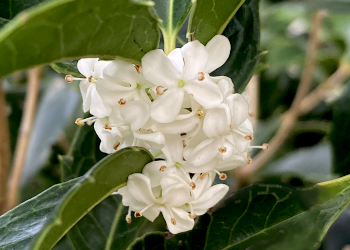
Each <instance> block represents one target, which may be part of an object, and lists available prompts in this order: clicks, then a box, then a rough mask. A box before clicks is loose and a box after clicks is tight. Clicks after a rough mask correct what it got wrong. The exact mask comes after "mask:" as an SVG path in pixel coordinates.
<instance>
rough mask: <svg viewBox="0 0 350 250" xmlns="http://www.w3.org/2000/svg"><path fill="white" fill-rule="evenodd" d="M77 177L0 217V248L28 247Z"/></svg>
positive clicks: (3, 249) (2, 249)
mask: <svg viewBox="0 0 350 250" xmlns="http://www.w3.org/2000/svg"><path fill="white" fill-rule="evenodd" d="M78 181H79V179H74V180H71V181H68V182H65V183H61V184H57V185H55V186H52V187H51V188H49V189H47V190H46V191H44V192H42V193H41V194H39V195H37V196H35V197H34V198H32V199H30V200H28V201H26V202H24V203H22V204H21V205H19V206H17V207H15V208H14V209H12V210H11V211H9V212H7V213H6V214H4V215H2V216H1V217H0V225H1V226H0V249H1V250H9V249H21V250H22V249H23V250H25V249H29V248H28V246H29V243H30V241H31V240H32V238H33V237H34V236H35V235H37V234H38V233H40V231H41V230H42V228H43V226H44V224H45V222H46V220H47V216H48V215H49V214H51V213H52V212H53V210H54V209H55V207H56V205H58V204H60V202H61V198H62V197H63V196H64V195H65V194H66V193H67V192H68V190H69V189H70V188H71V187H72V186H73V185H75V184H76V183H77V182H78Z"/></svg>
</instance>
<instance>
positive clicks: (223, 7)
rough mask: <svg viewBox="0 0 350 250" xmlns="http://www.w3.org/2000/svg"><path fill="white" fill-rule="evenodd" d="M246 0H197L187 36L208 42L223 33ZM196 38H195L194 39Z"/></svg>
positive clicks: (204, 42)
mask: <svg viewBox="0 0 350 250" xmlns="http://www.w3.org/2000/svg"><path fill="white" fill-rule="evenodd" d="M244 1H245V0H197V1H195V2H194V5H193V10H192V11H191V15H190V20H189V23H188V31H187V36H191V40H198V41H200V42H201V43H203V44H207V42H209V40H210V39H212V37H213V36H215V35H217V34H221V33H222V32H223V31H224V30H225V28H226V26H227V24H228V23H229V22H230V20H231V19H232V17H233V15H234V14H235V13H236V12H237V10H238V9H239V7H240V6H241V5H242V4H243V3H244ZM193 38H194V39H193Z"/></svg>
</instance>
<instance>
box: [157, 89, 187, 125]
mask: <svg viewBox="0 0 350 250" xmlns="http://www.w3.org/2000/svg"><path fill="white" fill-rule="evenodd" d="M183 98H184V92H183V90H182V89H178V88H171V89H168V90H167V91H165V92H164V94H163V95H161V96H160V97H159V98H158V99H156V100H155V101H154V102H153V103H152V105H151V117H152V119H153V120H155V121H157V122H160V123H169V122H172V121H174V120H175V118H176V116H177V115H178V114H179V112H180V109H181V105H182V101H183Z"/></svg>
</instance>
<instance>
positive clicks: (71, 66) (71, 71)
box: [50, 60, 84, 77]
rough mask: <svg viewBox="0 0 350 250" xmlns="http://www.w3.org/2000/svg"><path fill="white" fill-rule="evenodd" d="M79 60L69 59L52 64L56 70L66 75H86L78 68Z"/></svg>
mask: <svg viewBox="0 0 350 250" xmlns="http://www.w3.org/2000/svg"><path fill="white" fill-rule="evenodd" d="M77 64H78V60H68V61H64V62H57V63H51V64H50V66H51V68H53V69H54V70H55V71H56V72H58V73H60V74H64V75H72V76H75V77H84V76H83V75H82V74H81V73H80V72H79V70H78V67H77Z"/></svg>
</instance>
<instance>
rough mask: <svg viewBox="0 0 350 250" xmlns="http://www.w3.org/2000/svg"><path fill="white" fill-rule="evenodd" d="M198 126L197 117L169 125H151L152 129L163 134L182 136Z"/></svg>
mask: <svg viewBox="0 0 350 250" xmlns="http://www.w3.org/2000/svg"><path fill="white" fill-rule="evenodd" d="M197 124H198V117H196V116H193V115H192V116H191V117H189V118H188V119H183V120H175V121H173V122H170V123H159V122H155V123H153V124H152V129H153V130H155V131H160V132H163V133H165V134H182V133H187V132H189V131H191V130H192V129H194V128H195V127H196V125H197Z"/></svg>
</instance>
